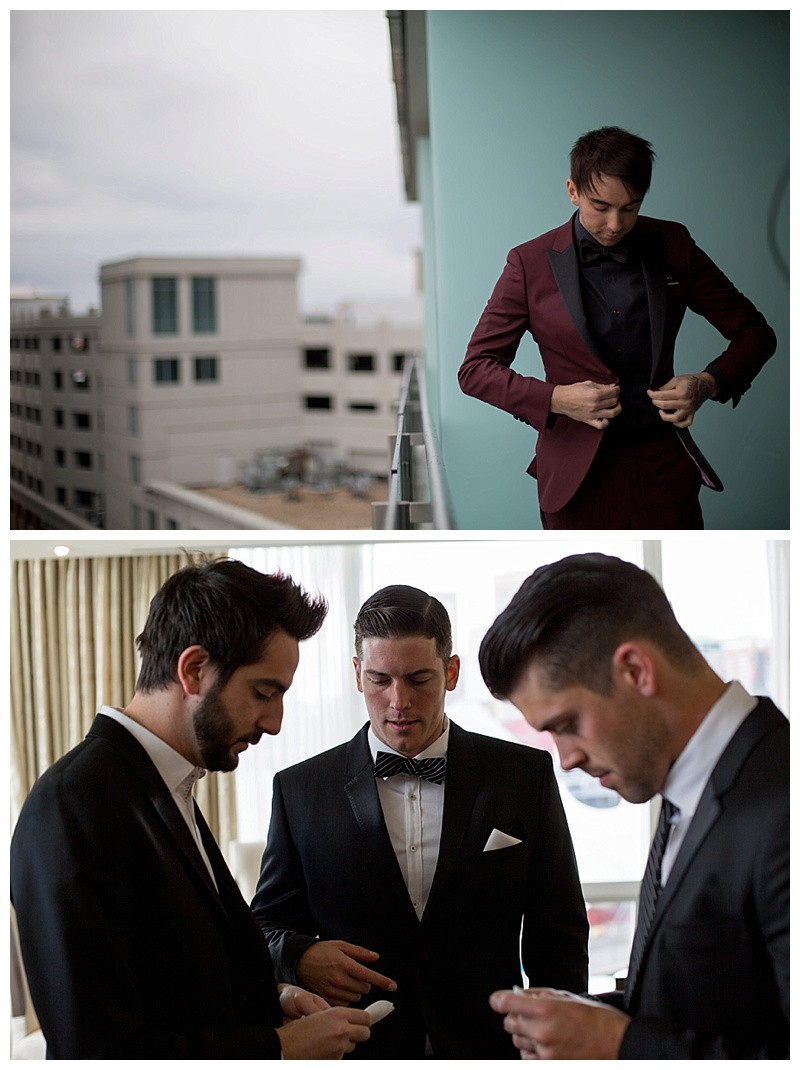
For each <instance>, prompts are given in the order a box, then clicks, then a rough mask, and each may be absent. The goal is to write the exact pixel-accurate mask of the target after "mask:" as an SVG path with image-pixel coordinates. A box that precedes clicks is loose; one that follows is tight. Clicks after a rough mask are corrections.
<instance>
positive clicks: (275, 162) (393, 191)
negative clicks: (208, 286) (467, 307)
mask: <svg viewBox="0 0 800 1070" xmlns="http://www.w3.org/2000/svg"><path fill="white" fill-rule="evenodd" d="M11 27H12V38H11V44H12V59H11V64H12V66H11V77H12V81H11V85H12V89H11V103H12V121H11V135H12V137H11V160H12V180H11V196H12V215H11V224H12V281H14V280H15V279H16V280H19V281H21V280H22V279H25V280H27V281H34V282H36V281H37V279H38V280H41V281H42V283H44V282H45V281H47V282H48V284H50V283H52V284H53V285H55V286H56V289H57V290H59V291H68V292H70V293H71V294H73V295H76V294H79V293H82V292H89V291H91V292H92V293H96V286H95V275H96V267H97V262H99V260H108V259H113V258H116V257H118V256H119V257H121V256H127V255H131V254H134V253H137V252H153V253H167V252H176V253H182V252H186V253H188V252H204V253H214V252H218V253H219V254H220V255H224V254H228V253H232V254H235V253H246V254H250V255H256V254H260V255H270V254H271V253H273V252H274V253H275V254H276V255H281V254H284V253H287V252H291V253H293V254H296V255H300V256H301V257H303V260H304V262H305V264H306V266H307V268H308V269H309V270H308V272H307V276H306V277H307V279H308V280H313V283H312V282H311V281H309V283H308V286H307V294H306V296H307V298H308V300H309V301H311V302H312V303H315V304H317V305H318V304H320V303H324V304H330V302H331V301H337V300H345V299H347V298H350V297H361V296H367V297H369V296H385V295H387V294H389V293H391V292H392V290H393V289H395V288H399V287H405V288H406V289H405V290H404V293H405V292H407V288H408V287H409V286H410V285H411V280H412V278H413V270H412V266H411V257H412V253H413V250H414V248H415V247H416V246H417V244H418V242H419V236H418V230H419V217H418V207H417V206H416V205H408V204H406V203H405V201H404V197H403V192H402V174H401V171H402V168H401V162H400V156H399V147H398V132H397V127H396V119H395V104H394V90H393V86H392V82H391V71H390V63H389V50H388V28H387V25H386V19H385V15H384V13H383V12H379V11H347V12H330V11H316V12H308V11H306V12H275V11H254V12H243V11H237V12H205V11H169V12H156V11H123V12H113V11H106V12H92V11H17V12H14V13H13V14H12V22H11ZM76 244H77V246H78V248H76ZM403 247H405V256H406V257H407V258H408V263H407V265H405V266H403V265H402V262H403V259H404V257H403V253H402V251H401V250H402V249H403ZM365 248H368V249H371V250H372V255H370V256H369V257H364V255H363V252H362V254H361V256H360V258H359V259H361V260H369V261H371V263H372V267H369V266H368V265H367V264H366V263H363V264H359V262H358V261H352V260H350V259H348V262H347V263H346V264H344V263H343V261H340V270H339V271H338V272H336V273H335V275H336V277H335V278H331V279H328V280H327V281H324V280H323V276H322V274H321V272H320V271H319V270H318V268H317V266H316V265H323V264H325V265H330V264H332V263H333V264H335V263H336V262H337V255H338V256H339V257H340V258H343V257H346V256H348V252H349V253H350V256H352V255H354V252H355V251H356V250H363V249H365ZM98 253H99V256H98V261H97V262H95V264H94V265H93V267H92V270H91V279H86V278H79V277H78V276H77V274H71V273H72V272H76V273H77V272H85V271H86V261H87V254H88V255H91V256H96V255H98ZM376 263H379V264H380V273H379V274H376V272H375V264H376ZM54 264H58V265H61V267H60V268H59V269H58V270H54ZM326 271H327V268H326ZM344 286H348V287H354V288H355V292H353V291H352V290H350V291H348V292H341V293H336V294H335V293H334V290H336V288H337V287H344ZM95 300H96V298H95ZM73 303H74V304H76V306H77V305H78V302H77V301H73Z"/></svg>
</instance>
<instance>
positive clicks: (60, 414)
mask: <svg viewBox="0 0 800 1070" xmlns="http://www.w3.org/2000/svg"><path fill="white" fill-rule="evenodd" d="M53 423H54V424H55V425H56V427H63V426H64V410H63V409H53Z"/></svg>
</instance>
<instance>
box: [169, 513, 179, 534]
mask: <svg viewBox="0 0 800 1070" xmlns="http://www.w3.org/2000/svg"><path fill="white" fill-rule="evenodd" d="M166 528H167V530H168V531H177V530H178V521H177V520H173V519H172V517H171V516H168V517H167V523H166Z"/></svg>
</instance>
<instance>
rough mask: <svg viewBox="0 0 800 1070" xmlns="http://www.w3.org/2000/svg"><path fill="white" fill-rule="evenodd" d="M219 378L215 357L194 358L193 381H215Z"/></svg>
mask: <svg viewBox="0 0 800 1070" xmlns="http://www.w3.org/2000/svg"><path fill="white" fill-rule="evenodd" d="M218 379H219V369H218V365H217V358H216V357H195V358H194V381H195V382H196V383H215V382H216V381H217V380H218Z"/></svg>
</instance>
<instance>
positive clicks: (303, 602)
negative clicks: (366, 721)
mask: <svg viewBox="0 0 800 1070" xmlns="http://www.w3.org/2000/svg"><path fill="white" fill-rule="evenodd" d="M327 612H328V605H327V602H326V601H325V599H324V598H311V597H310V596H309V595H307V594H306V593H305V591H303V589H302V588H301V587H300V586H299V585H298V584H296V583H295V582H294V580H293V579H292V578H291V576H282V575H280V574H277V575H274V576H267V575H265V574H264V573H263V572H257V571H256V570H255V569H252V568H249V567H248V566H247V565H245V564H243V563H242V562H241V561H229V560H202V561H199V562H198V563H196V564H192V565H187V566H186V567H185V568H182V569H180V570H179V571H178V572H176V573H174V574H173V575H172V576H170V577H169V579H168V580H167V581H166V582H165V583H164V584H163V586H162V587H161V589H160V590H159V591H158V592H157V593H156V595H155V597H154V598H153V600H152V601H151V602H150V612H149V613H148V616H147V623H146V624H145V626H144V631H143V632H142V634H141V635H140V636H139V637H138V638H137V640H136V644H137V646H138V648H139V653H140V654H141V657H142V665H141V670H140V672H139V679H138V681H137V683H136V689H137V690H138V691H143V692H152V691H160V690H162V689H163V688H165V687H167V686H168V685H169V684H170V683H171V682H173V681H174V680H175V673H176V668H177V664H178V658H179V657H180V655H181V653H182V652H183V651H184V650H186V648H187V647H190V646H194V645H195V644H197V645H199V646H202V647H204V648H205V649H206V650H207V651H208V654H209V656H210V658H211V662H212V664H213V665H214V667H215V668H216V670H217V674H218V679H217V686H220V687H221V686H223V685H224V684H225V683H226V682H227V680H228V679H229V678H230V676H231V674H232V673H233V672H234V671H235V670H236V669H238V668H239V666H240V665H251V664H252V663H253V662H255V661H258V659H259V657H260V656H261V652H262V650H263V647H264V643H265V641H266V640H267V639H269V638H270V636H271V635H273V633H275V632H277V631H284V632H287V633H288V634H289V635H290V636H292V638H293V639H296V640H297V641H298V642H301V641H302V640H304V639H308V638H310V637H311V636H312V635H314V634H315V633H316V632H318V631H319V629H320V628H321V626H322V622H323V621H324V620H325V615H326V614H327Z"/></svg>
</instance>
